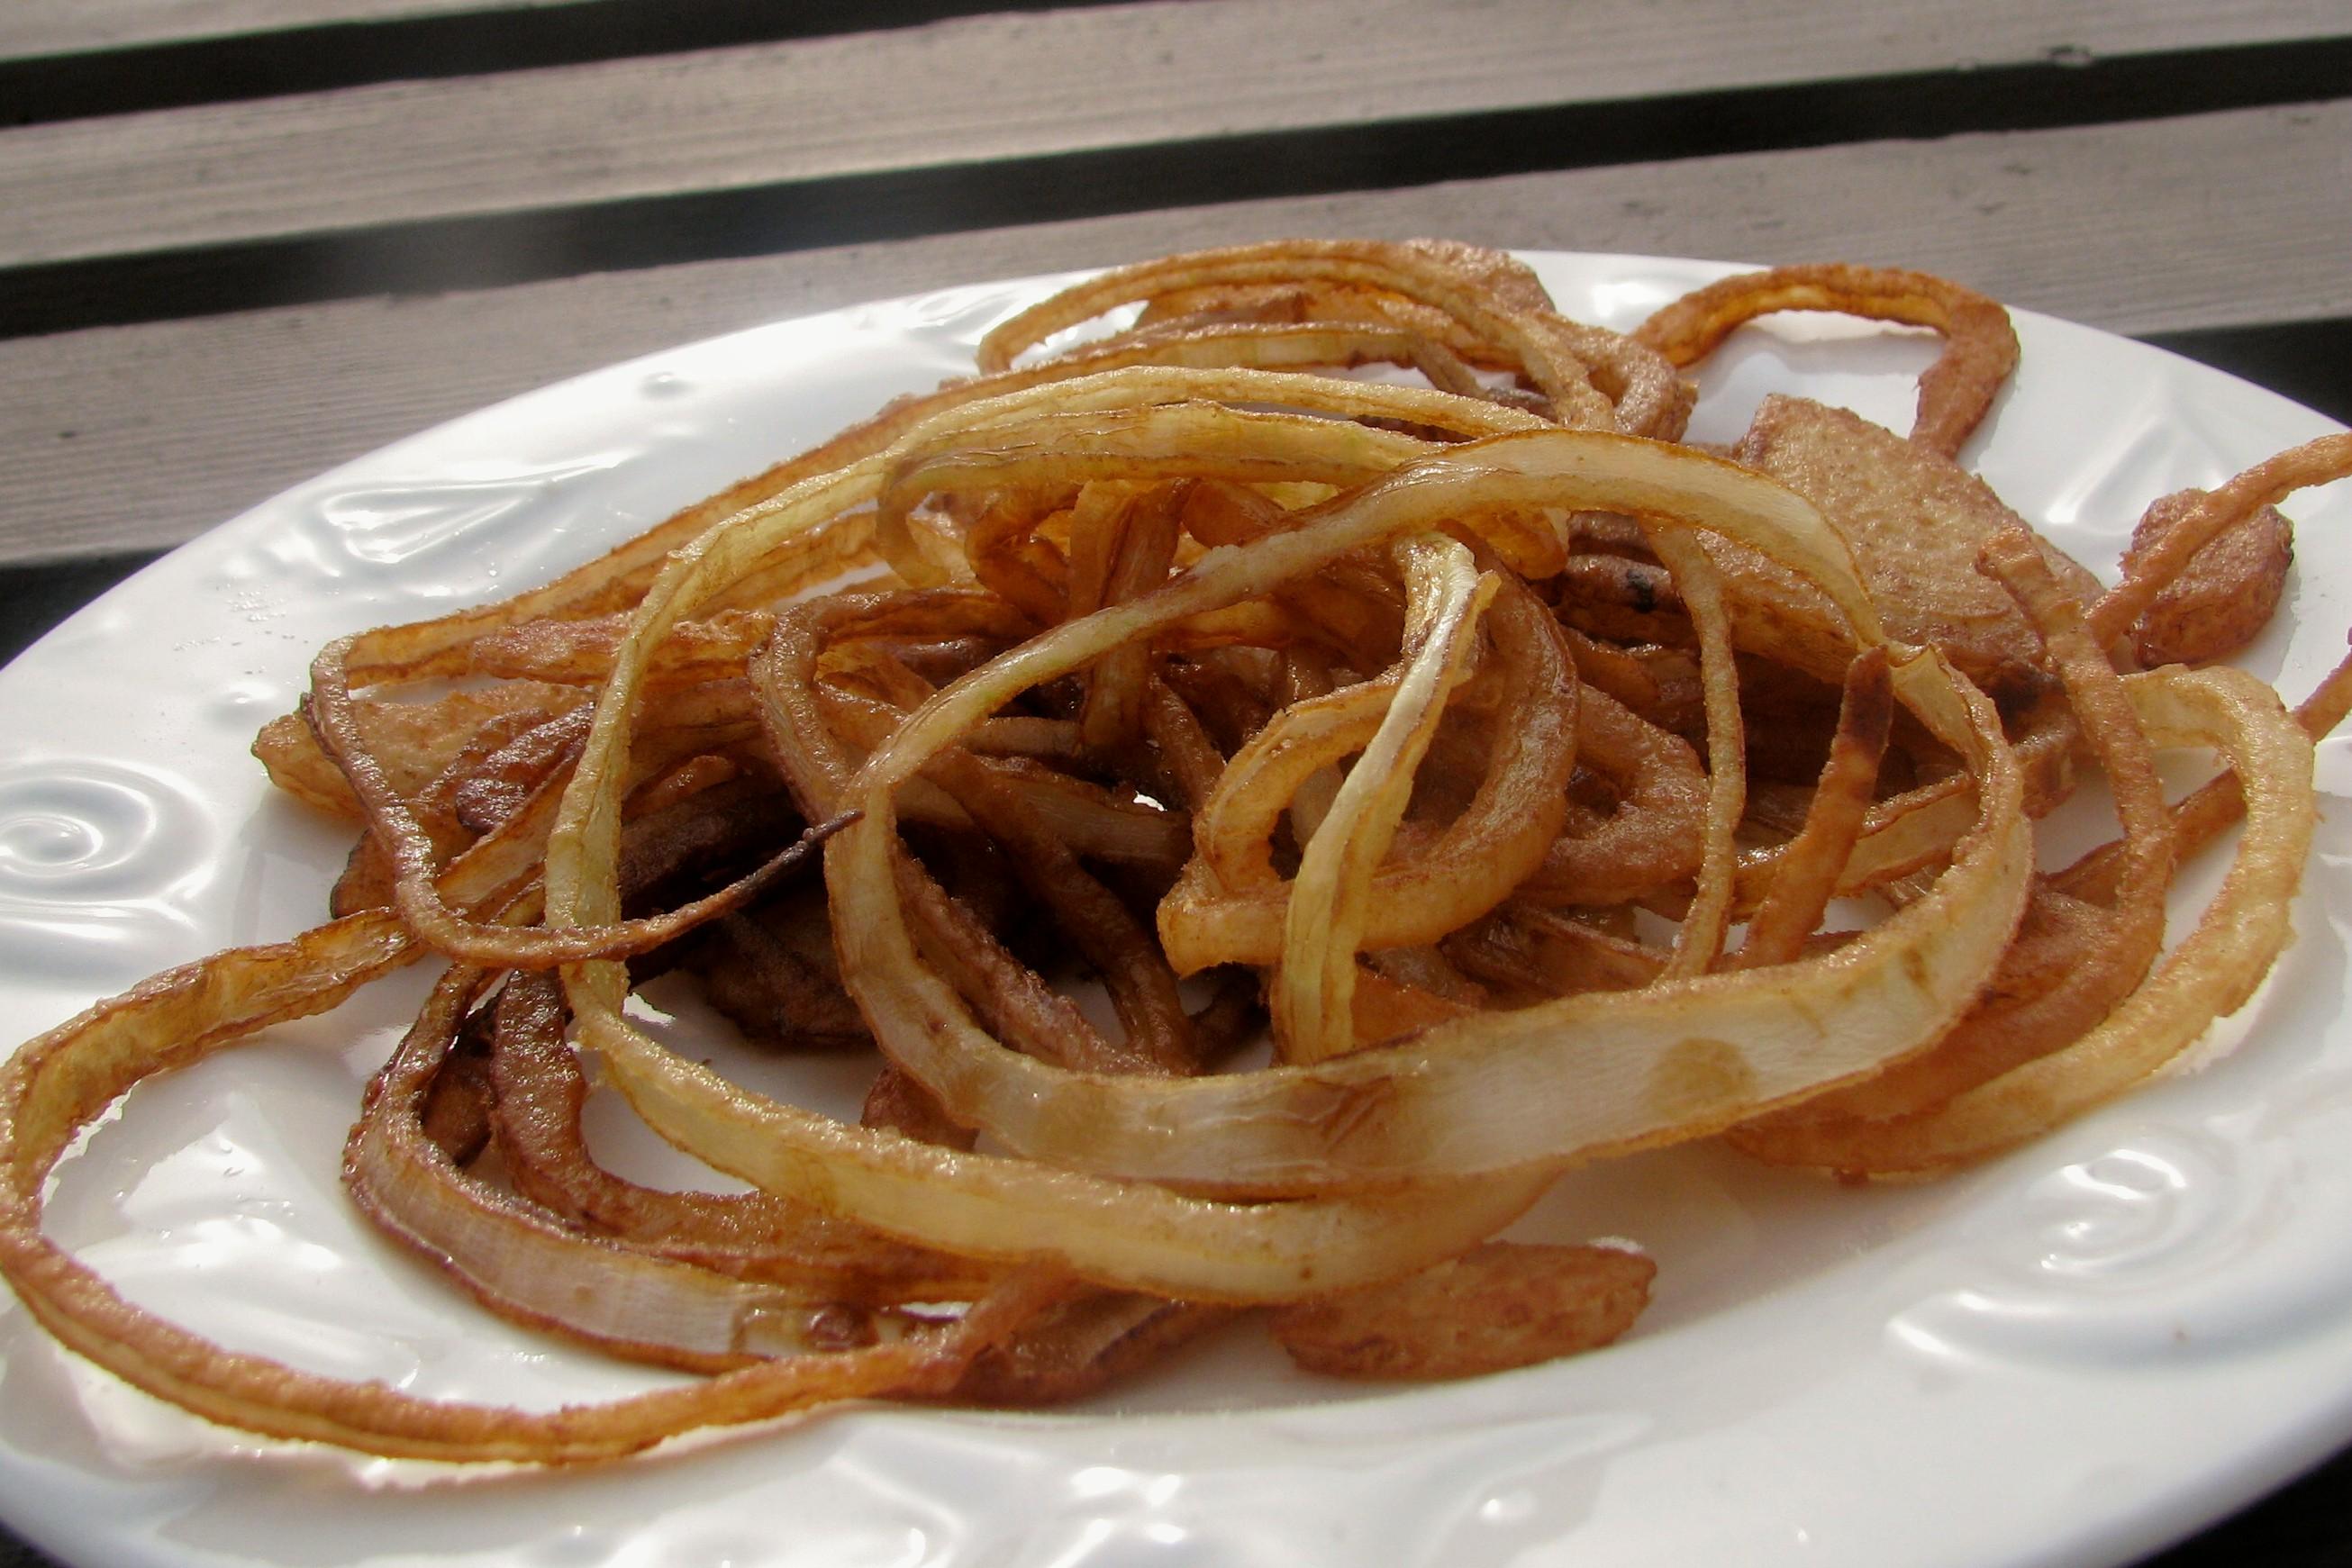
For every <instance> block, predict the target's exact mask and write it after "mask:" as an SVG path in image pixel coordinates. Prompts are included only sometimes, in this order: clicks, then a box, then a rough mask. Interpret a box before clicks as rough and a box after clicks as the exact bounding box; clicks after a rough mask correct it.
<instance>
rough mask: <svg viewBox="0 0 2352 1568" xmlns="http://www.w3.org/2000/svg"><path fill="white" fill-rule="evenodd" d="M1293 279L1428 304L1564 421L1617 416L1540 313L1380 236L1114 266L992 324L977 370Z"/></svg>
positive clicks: (1596, 422)
mask: <svg viewBox="0 0 2352 1568" xmlns="http://www.w3.org/2000/svg"><path fill="white" fill-rule="evenodd" d="M1301 281H1306V282H1318V283H1338V284H1347V285H1354V286H1358V287H1371V288H1378V289H1383V290H1386V291H1388V292H1390V293H1393V294H1399V295H1402V296H1404V297H1405V298H1409V299H1414V300H1418V301H1419V302H1421V303H1423V304H1424V305H1430V306H1433V307H1435V308H1437V309H1440V310H1442V311H1444V313H1445V314H1446V315H1448V316H1450V317H1452V318H1453V319H1454V320H1455V321H1457V322H1459V323H1461V324H1462V325H1463V326H1465V327H1466V328H1468V329H1470V330H1471V331H1472V332H1474V333H1475V334H1476V335H1477V336H1478V337H1480V338H1481V339H1484V340H1486V341H1487V342H1489V343H1492V344H1494V345H1495V346H1496V347H1497V348H1500V349H1502V350H1506V351H1507V352H1508V353H1509V354H1510V355H1511V356H1512V357H1513V358H1515V359H1516V360H1517V361H1518V365H1519V369H1520V370H1521V371H1523V372H1524V373H1525V374H1526V375H1527V377H1528V380H1529V381H1531V382H1534V383H1535V384H1536V385H1537V386H1538V387H1539V388H1540V389H1542V391H1543V393H1544V395H1545V396H1546V397H1548V398H1549V399H1551V401H1552V403H1553V405H1554V407H1555V408H1556V409H1557V410H1558V411H1559V418H1560V421H1561V422H1562V423H1577V424H1584V425H1589V426H1592V427H1595V428H1603V429H1605V428H1610V427H1612V426H1613V424H1614V423H1615V418H1616V415H1615V411H1614V410H1613V409H1612V407H1611V406H1610V403H1609V401H1608V400H1607V399H1606V398H1604V397H1603V396H1602V395H1601V393H1600V392H1598V391H1597V390H1595V388H1594V387H1593V385H1592V382H1591V374H1590V371H1589V370H1588V368H1587V367H1586V365H1585V364H1584V362H1583V361H1581V360H1580V359H1579V358H1578V357H1577V356H1576V355H1575V354H1573V353H1571V352H1570V351H1568V350H1567V348H1566V344H1565V343H1564V342H1563V341H1561V340H1559V336H1558V335H1557V334H1555V333H1552V332H1549V331H1547V330H1545V329H1544V325H1543V323H1542V322H1541V321H1540V320H1539V319H1537V318H1536V317H1534V316H1532V315H1530V314H1528V313H1527V312H1523V311H1519V310H1515V309H1512V308H1509V307H1507V306H1505V305H1503V304H1501V303H1500V302H1498V301H1497V300H1496V298H1495V297H1494V295H1493V294H1492V293H1491V292H1490V291H1489V290H1488V289H1486V288H1485V287H1480V286H1479V284H1478V283H1476V282H1475V281H1473V280H1472V279H1470V278H1467V277H1465V276H1464V275H1463V274H1462V272H1461V271H1460V270H1459V269H1458V268H1455V267H1449V266H1447V265H1446V264H1445V263H1444V261H1443V260H1442V259H1440V258H1439V257H1438V256H1434V255H1432V254H1431V253H1429V252H1428V251H1425V250H1418V249H1416V248H1415V247H1413V246H1402V245H1390V244H1383V243H1381V242H1379V241H1366V240H1328V241H1318V240H1276V241H1272V242H1270V243H1267V244H1265V245H1255V246H1232V247H1230V248H1228V249H1225V250H1216V251H1195V252H1193V253H1192V254H1190V255H1185V256H1164V257H1161V258H1160V259H1159V260H1157V261H1148V262H1144V263H1141V264H1139V265H1138V266H1135V267H1121V268H1119V269H1118V270H1117V271H1114V272H1107V273H1104V274H1101V275H1100V276H1098V277H1091V278H1087V279H1085V280H1084V281H1082V282H1079V283H1076V284H1073V285H1071V286H1070V287H1067V288H1066V289H1064V290H1063V291H1062V292H1061V293H1059V294H1056V295H1055V296H1054V297H1053V298H1050V299H1045V300H1042V301H1040V302H1039V303H1037V304H1035V305H1033V306H1031V307H1030V308H1028V309H1026V310H1024V311H1022V312H1021V313H1020V314H1018V315H1016V316H1014V317H1013V318H1012V319H1009V320H1006V321H1004V322H1003V323H1001V324H999V325H998V326H997V327H995V328H994V329H992V330H991V331H990V332H989V334H988V336H987V337H985V338H983V339H982V340H981V343H980V350H979V353H978V355H977V357H978V359H979V361H980V367H981V369H982V370H983V371H1002V370H1005V369H1007V368H1009V367H1010V366H1011V364H1012V362H1013V359H1014V358H1015V357H1016V356H1018V355H1019V354H1020V353H1021V352H1022V351H1023V350H1025V349H1027V348H1029V347H1031V346H1033V345H1034V344H1036V343H1039V342H1042V341H1044V340H1045V339H1047V338H1050V337H1052V336H1053V335H1054V334H1055V333H1056V332H1059V331H1063V330H1065V329H1068V328H1071V327H1075V326H1077V325H1078V324H1079V323H1081V322H1084V321H1089V320H1092V319H1094V318H1096V317H1097V316H1100V315H1102V314H1103V313H1104V312H1105V311H1108V310H1111V309H1115V308H1118V307H1119V306H1121V305H1126V304H1131V303H1133V302H1135V301H1138V300H1143V299H1150V298H1154V297H1155V296H1158V295H1160V294H1166V293H1170V292H1172V291H1175V290H1179V289H1189V288H1198V287H1203V286H1207V285H1215V284H1232V283H1296V282H1301Z"/></svg>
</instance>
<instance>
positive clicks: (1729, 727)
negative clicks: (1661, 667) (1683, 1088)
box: [1643, 524, 1748, 980]
mask: <svg viewBox="0 0 2352 1568" xmlns="http://www.w3.org/2000/svg"><path fill="white" fill-rule="evenodd" d="M1643 533H1644V535H1645V536H1646V537H1647V538H1649V541H1650V548H1651V549H1653V550H1654V551H1655V552H1656V553H1657V557H1658V559H1660V560H1661V561H1663V562H1664V563H1665V567H1666V570H1669V571H1671V572H1673V573H1674V574H1675V586H1676V587H1677V588H1678V589H1679V590H1680V591H1681V592H1682V596H1683V602H1684V603H1685V605H1687V606H1688V607H1689V609H1690V615H1691V622H1692V624H1694V625H1695V626H1696V627H1697V629H1698V641H1699V678H1700V680H1701V681H1702V683H1704V685H1703V690H1704V693H1705V698H1706V829H1705V835H1704V838H1703V844H1704V849H1703V851H1702V853H1701V855H1700V859H1699V867H1698V886H1697V891H1696V894H1694V895H1693V897H1692V899H1691V904H1690V909H1689V911H1688V912H1687V913H1686V914H1685V915H1684V916H1683V924H1682V929H1681V930H1680V931H1678V932H1676V933H1675V950H1674V956H1672V957H1670V958H1668V959H1667V960H1666V967H1665V973H1664V978H1666V979H1669V980H1681V979H1687V978H1689V977H1692V976H1694V975H1704V974H1705V973H1706V971H1707V969H1708V967H1710V966H1712V965H1713V964H1714V962H1715V960H1716V957H1717V955H1718V954H1720V953H1721V952H1722V951H1723V937H1724V929H1725V926H1726V925H1727V923H1728V921H1729V919H1730V915H1731V894H1732V891H1733V888H1734V885H1735V882H1734V879H1735V877H1736V875H1737V873H1738V869H1739V846H1738V843H1737V842H1735V841H1734V839H1733V835H1734V834H1735V833H1736V832H1737V831H1738V828H1739V820H1740V818H1741V817H1743V816H1745V815H1746V814H1747V811H1748V759H1747V758H1748V742H1747V734H1746V731H1745V729H1744V727H1743V726H1742V721H1741V719H1740V715H1739V674H1738V669H1737V667H1736V666H1735V665H1734V664H1733V663H1732V653H1731V615H1730V612H1729V611H1728V610H1727V608H1726V606H1725V604H1724V598H1723V571H1722V569H1720V568H1719V567H1717V565H1716V564H1715V562H1714V560H1713V559H1711V558H1710V557H1709V556H1708V555H1707V553H1706V550H1705V549H1702V548H1701V547H1700V545H1699V542H1698V540H1697V539H1696V538H1694V537H1693V536H1692V534H1691V531H1690V530H1689V529H1688V528H1675V527H1671V526H1667V525H1661V524H1645V525H1644V526H1643Z"/></svg>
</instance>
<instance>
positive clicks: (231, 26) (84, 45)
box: [0, 0, 597, 60]
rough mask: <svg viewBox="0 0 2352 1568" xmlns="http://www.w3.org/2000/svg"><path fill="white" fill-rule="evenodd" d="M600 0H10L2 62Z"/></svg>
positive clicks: (2, 17) (4, 15)
mask: <svg viewBox="0 0 2352 1568" xmlns="http://www.w3.org/2000/svg"><path fill="white" fill-rule="evenodd" d="M596 3H597V0H488V3H485V0H7V3H6V4H5V5H0V60H13V59H32V58H38V57H42V56H45V55H69V54H81V53H85V52H91V51H96V50H100V49H120V48H126V47H135V46H139V45H146V44H178V43H185V42H187V41H189V40H191V39H194V38H222V37H235V36H236V35H238V34H242V33H268V32H282V31H287V30H289V29H292V28H296V27H315V26H329V25H332V24H334V23H339V22H383V21H394V20H404V19H406V18H409V17H415V16H449V15H453V14H456V13H459V12H466V11H496V10H509V11H510V10H520V9H523V8H525V7H530V8H544V7H547V6H553V5H594V4H596Z"/></svg>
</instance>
